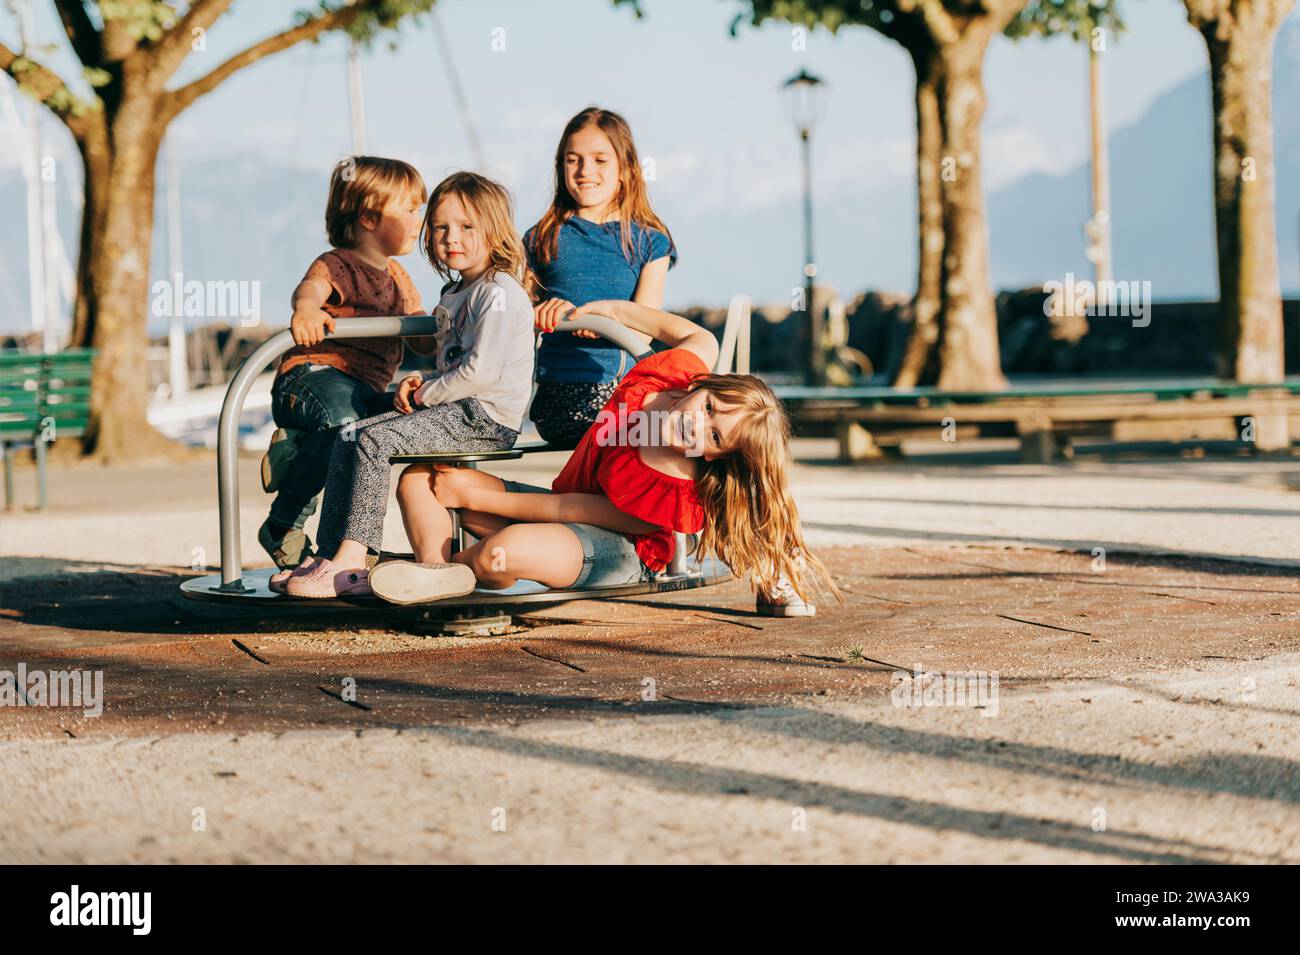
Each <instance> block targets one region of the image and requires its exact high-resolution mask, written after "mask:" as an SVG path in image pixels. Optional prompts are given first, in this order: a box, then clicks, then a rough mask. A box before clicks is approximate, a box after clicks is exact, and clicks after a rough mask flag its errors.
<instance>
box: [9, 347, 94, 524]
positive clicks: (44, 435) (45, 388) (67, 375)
mask: <svg viewBox="0 0 1300 955" xmlns="http://www.w3.org/2000/svg"><path fill="white" fill-rule="evenodd" d="M94 355H95V353H94V349H90V348H75V349H68V350H66V351H62V352H57V353H55V354H50V355H40V354H24V353H21V352H16V351H4V352H0V450H2V451H3V454H4V474H5V508H6V509H8V508H12V507H13V505H14V472H13V456H12V453H13V448H14V447H15V446H21V445H31V446H32V448H33V449H34V450H35V452H36V475H37V476H36V489H37V491H36V493H37V497H36V501H37V506H38V507H39V508H40V509H41V510H45V508H46V507H48V506H49V496H48V493H47V490H46V454H47V452H48V449H49V446H50V445H51V444H53V443H54V442H55V441H57V440H58V439H59V438H75V437H80V436H81V435H83V434H85V433H86V426H87V423H88V422H89V419H90V378H91V369H92V364H93V360H94Z"/></svg>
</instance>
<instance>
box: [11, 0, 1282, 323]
mask: <svg viewBox="0 0 1300 955" xmlns="http://www.w3.org/2000/svg"><path fill="white" fill-rule="evenodd" d="M36 3H37V7H38V12H39V16H38V31H39V33H40V34H41V36H42V37H43V38H45V39H48V40H53V39H55V38H56V37H57V36H58V30H57V25H56V23H55V21H54V17H53V14H52V12H51V10H50V8H51V7H52V4H49V3H48V2H47V0H36ZM303 5H305V4H300V3H296V2H281V0H264V2H257V3H253V2H251V0H243V2H238V3H236V5H235V8H234V11H233V12H232V13H230V14H229V15H227V17H226V18H225V19H223V20H222V21H221V22H219V23H218V25H217V26H216V27H215V28H214V29H213V30H212V31H211V33H210V35H209V37H208V48H207V50H206V51H205V52H202V53H195V54H193V55H192V56H191V58H190V60H189V62H188V63H187V64H186V67H185V70H184V71H183V73H182V75H181V77H180V78H181V79H182V80H183V79H186V78H189V77H192V76H195V75H198V74H199V73H200V72H204V71H206V70H207V69H209V68H211V66H213V65H215V64H217V63H219V62H221V61H222V60H223V59H224V58H225V57H226V56H228V55H229V54H230V53H232V52H234V51H235V50H237V49H240V48H242V47H244V46H246V45H247V44H248V43H249V42H250V41H251V40H252V39H254V38H257V37H261V36H263V35H266V34H269V33H273V32H277V31H278V30H280V29H283V27H284V26H285V25H287V24H288V23H290V22H291V20H292V14H293V12H294V11H295V10H296V9H299V8H300V6H303ZM642 6H643V9H644V10H645V11H646V16H645V18H644V19H642V20H639V21H638V20H637V19H635V18H634V16H633V14H632V11H631V10H630V9H628V8H626V7H614V6H612V5H611V4H610V3H609V2H607V0H547V2H523V0H473V2H470V0H443V2H442V3H440V5H439V10H440V17H441V19H442V23H443V25H444V27H445V29H446V32H447V33H448V35H449V36H450V37H451V38H452V43H453V46H454V56H455V59H456V63H457V66H458V68H459V70H460V74H461V77H462V81H463V84H464V87H465V90H466V93H467V96H468V99H469V102H470V106H471V108H472V110H473V114H474V122H475V125H476V127H477V130H478V135H479V138H480V139H481V141H482V143H483V148H484V152H485V154H486V168H485V170H484V171H486V172H487V173H488V174H490V175H493V176H496V177H498V178H500V179H501V180H502V181H503V182H505V183H506V184H507V185H508V186H509V187H510V188H511V189H512V191H513V192H514V194H515V197H516V207H517V213H518V220H519V224H520V226H521V228H522V227H526V226H528V225H530V224H531V223H532V222H533V221H535V220H536V218H537V216H538V215H539V214H540V213H541V212H542V211H543V209H544V207H545V204H546V202H547V200H548V196H549V190H550V175H551V171H550V163H551V157H552V155H553V152H554V149H555V146H556V138H557V137H558V135H559V132H560V130H561V128H562V126H563V124H564V122H565V120H566V119H567V118H568V117H569V116H570V115H572V114H573V113H574V112H576V111H577V110H578V109H580V108H582V107H583V106H586V105H588V104H590V103H598V104H600V105H604V106H608V107H611V108H613V109H616V110H618V111H619V112H621V113H623V114H624V116H626V118H627V119H628V120H629V122H630V123H631V125H632V129H633V132H634V134H635V136H636V139H637V143H638V148H639V149H640V152H641V155H642V157H643V158H644V157H650V158H653V160H654V163H655V170H656V179H655V181H654V182H653V183H652V184H651V196H652V200H653V202H654V204H655V206H656V209H657V210H658V211H659V213H660V214H661V216H662V217H663V218H664V219H665V221H666V222H667V223H668V225H669V227H670V228H672V229H673V231H674V235H675V237H676V239H677V241H678V244H679V247H680V248H681V250H682V258H681V262H680V265H679V267H678V268H677V269H675V270H674V272H673V273H672V275H671V276H670V279H669V284H668V290H667V300H668V304H669V305H670V306H672V305H674V304H686V303H687V302H688V301H689V302H700V301H705V300H712V301H715V302H717V303H718V304H721V303H722V302H724V301H725V299H726V297H727V296H728V295H729V294H731V293H732V292H733V291H748V292H750V294H752V295H753V296H754V297H755V298H757V299H759V300H762V299H764V298H766V297H774V296H776V295H779V294H780V293H781V290H783V289H785V288H786V287H788V286H789V285H790V284H791V283H792V282H795V283H797V281H798V268H799V255H800V253H799V249H800V247H801V239H800V234H799V221H800V220H799V218H798V201H799V176H798V152H797V144H796V139H795V135H794V131H793V129H792V128H791V126H790V125H789V120H788V118H787V116H786V113H785V111H784V109H783V107H782V103H781V100H780V96H779V93H778V86H779V84H780V83H781V81H782V80H784V79H785V78H786V77H788V76H790V75H791V74H793V73H794V72H796V71H797V70H799V69H800V68H801V67H807V68H808V69H810V70H811V71H813V72H815V73H817V74H819V75H820V76H822V77H823V78H824V79H825V80H827V81H828V82H829V84H830V94H829V99H828V101H827V105H826V109H825V111H824V115H823V117H822V120H821V122H820V123H819V126H818V128H817V131H816V134H815V140H814V150H815V172H814V178H815V183H816V196H817V216H818V233H819V235H820V234H822V233H823V232H825V233H826V234H828V235H833V236H836V237H838V239H837V241H836V242H835V243H834V245H835V246H836V248H833V249H831V250H829V251H828V252H827V253H826V256H825V261H824V262H823V264H822V277H823V278H824V279H825V280H827V281H828V282H830V283H831V284H832V285H834V286H836V287H837V288H839V289H841V290H842V291H845V292H848V293H850V294H852V293H855V292H857V291H859V290H861V289H862V288H863V287H873V286H875V287H880V286H884V287H893V288H898V289H900V290H904V291H906V290H908V289H909V288H910V284H911V279H910V271H909V270H908V269H906V268H903V267H902V266H898V267H896V268H892V270H891V272H890V273H889V274H886V275H873V274H872V267H871V263H870V261H865V262H864V261H863V258H862V256H859V255H855V254H851V253H852V250H844V249H841V248H840V247H839V246H841V245H845V244H848V243H849V242H850V241H851V239H850V238H845V237H851V236H853V235H854V234H855V230H858V229H861V230H863V233H864V234H865V233H868V232H871V233H873V234H874V235H875V236H876V237H877V239H878V238H879V237H880V235H881V234H884V235H886V236H888V235H889V234H891V233H892V232H895V231H896V232H897V233H898V234H899V235H900V236H903V235H906V236H907V238H905V239H900V240H899V241H901V242H913V241H914V239H913V238H912V236H913V235H914V226H913V224H912V222H911V221H910V220H907V221H902V222H897V223H894V222H892V221H890V222H883V223H882V222H874V221H872V216H871V212H870V208H869V207H868V208H867V209H866V210H865V211H864V209H863V207H862V206H861V205H854V204H852V203H846V202H842V201H840V197H842V196H844V195H847V194H852V193H861V192H862V190H863V188H864V183H865V184H869V186H870V189H871V190H872V191H874V192H878V191H879V190H881V189H886V190H893V189H895V188H896V189H897V190H899V191H910V190H912V189H913V188H914V185H913V182H914V114H913V103H912V87H913V75H912V69H911V65H910V62H909V61H908V59H907V58H906V56H905V55H904V53H903V52H902V50H901V48H900V47H898V46H896V45H895V44H893V43H891V42H890V41H888V40H885V39H884V38H882V37H880V36H879V35H877V34H876V33H874V32H872V31H870V30H867V29H864V28H852V29H847V30H843V31H841V33H840V34H839V35H838V36H832V35H831V34H829V33H827V32H825V31H817V32H815V33H814V34H813V35H812V36H811V37H810V38H809V40H808V43H807V50H806V52H794V51H793V50H792V49H791V45H792V44H791V31H790V27H789V26H786V25H780V24H769V25H767V26H765V27H763V28H761V29H754V28H752V27H750V26H748V25H743V26H742V27H741V29H740V35H739V37H738V38H735V39H733V38H731V37H730V36H729V34H728V27H729V25H730V23H731V21H732V19H733V18H734V17H735V15H736V13H737V12H739V11H740V10H742V9H744V5H743V4H741V3H739V2H736V0H642ZM1125 15H1126V16H1127V17H1128V19H1129V24H1130V30H1129V32H1128V33H1127V34H1125V35H1123V36H1121V37H1119V38H1118V39H1115V40H1113V41H1112V43H1111V49H1110V51H1109V52H1108V55H1107V58H1106V60H1105V62H1106V66H1107V71H1108V72H1107V77H1106V82H1107V100H1106V109H1107V122H1108V125H1109V126H1110V127H1111V128H1112V129H1118V128H1120V127H1123V126H1126V125H1128V124H1131V123H1133V122H1134V121H1135V119H1137V118H1138V117H1139V116H1140V115H1141V114H1142V112H1143V110H1144V109H1146V108H1147V107H1148V105H1150V103H1151V102H1152V101H1153V100H1154V99H1155V98H1157V97H1158V96H1160V95H1161V94H1162V93H1164V92H1166V91H1168V90H1170V89H1171V88H1173V87H1174V86H1176V85H1177V84H1179V83H1180V82H1183V81H1185V80H1186V79H1188V78H1189V77H1191V76H1193V75H1195V74H1198V73H1202V72H1203V71H1204V70H1205V60H1206V57H1205V48H1204V43H1203V41H1202V40H1201V38H1200V37H1199V35H1198V34H1197V33H1196V32H1195V31H1194V30H1193V29H1192V28H1191V27H1190V26H1188V24H1187V21H1186V14H1185V10H1184V7H1183V6H1182V4H1181V3H1179V2H1176V0H1136V2H1131V3H1129V4H1128V5H1127V8H1126V10H1125ZM1296 15H1300V14H1293V16H1296ZM494 31H496V32H494ZM0 37H3V38H4V39H5V41H6V42H12V41H13V39H14V26H13V23H12V19H11V18H10V17H9V16H8V14H7V13H3V12H0ZM494 37H495V38H501V37H503V38H504V41H505V49H504V50H500V51H494V50H493V48H492V45H493V39H494ZM397 42H398V49H397V51H396V52H390V51H389V50H388V48H387V45H386V44H385V43H384V42H381V43H379V44H378V45H377V46H376V47H375V49H374V50H372V51H369V52H368V53H366V54H365V56H364V71H365V90H366V108H367V114H368V129H369V143H368V151H369V152H371V153H374V154H378V155H391V156H397V157H401V158H404V159H408V160H409V161H411V162H413V163H415V164H416V165H417V166H418V167H419V168H420V169H421V171H422V172H423V173H424V175H425V177H426V179H427V180H428V181H429V182H430V183H433V182H436V181H437V180H438V179H439V178H441V176H442V175H444V174H445V173H446V172H448V171H451V170H453V169H457V168H463V167H470V166H472V164H473V163H472V156H471V153H470V150H469V146H468V143H467V140H466V137H465V134H464V131H463V129H462V127H461V125H460V123H459V121H458V118H457V115H456V112H455V109H454V108H453V105H452V103H451V99H450V96H449V95H448V94H447V92H446V90H445V80H444V78H445V72H444V64H443V63H442V61H441V58H440V56H439V54H438V49H437V46H436V44H435V41H434V37H433V33H432V30H431V28H430V26H429V25H428V24H427V23H426V24H423V25H421V24H418V23H414V24H409V25H407V26H406V27H405V28H404V29H403V30H402V31H401V34H400V36H398V37H397ZM346 49H347V47H346V41H345V40H344V39H343V38H342V37H337V36H332V37H328V38H326V39H325V40H323V41H322V42H320V43H319V44H314V45H313V44H309V45H305V46H300V47H298V48H295V49H293V50H290V51H288V52H285V53H282V54H279V55H277V56H275V57H272V58H270V59H268V60H266V61H264V62H262V63H260V64H257V65H255V66H253V67H250V68H248V69H246V70H244V71H243V72H242V73H240V74H237V75H236V77H235V78H233V79H232V80H230V81H228V82H227V83H226V84H224V85H223V86H222V87H220V88H219V89H218V90H217V91H216V92H214V93H212V94H210V95H209V96H208V97H205V98H204V99H202V100H200V101H199V102H198V103H197V104H196V105H195V106H194V107H192V108H191V109H190V110H189V111H188V112H187V113H185V114H183V115H182V117H181V118H180V119H179V120H178V122H177V123H176V124H175V125H174V127H173V136H174V140H173V141H174V143H175V148H176V149H177V150H178V154H179V155H180V157H181V159H182V162H184V161H186V160H189V159H200V158H201V159H214V158H225V157H230V158H235V157H250V156H251V157H257V158H261V159H265V160H266V161H267V162H275V163H288V164H292V165H294V166H296V167H299V168H301V169H303V170H304V171H310V173H311V174H312V175H320V176H322V177H323V176H324V174H325V171H326V170H328V167H329V166H330V165H331V164H332V162H333V161H334V160H335V159H337V158H338V157H340V156H342V155H344V154H346V152H347V151H348V149H349V126H348V106H347V87H346V73H345V66H344V64H345V58H346ZM53 62H54V64H55V65H58V66H64V67H66V65H67V63H68V62H69V57H68V56H67V55H66V54H63V55H61V56H58V57H56V58H55V59H54V61H53ZM1085 62H1086V61H1085V54H1084V52H1083V50H1082V49H1081V48H1079V47H1078V46H1076V45H1073V44H1071V43H1070V42H1069V41H1068V40H1066V39H1054V40H1050V41H1043V40H1039V39H1029V40H1024V41H1021V42H1020V43H1012V42H1010V41H1007V40H1005V39H1002V38H998V39H997V40H996V41H995V42H994V44H993V47H992V49H991V51H990V54H989V57H988V60H987V63H986V87H987V94H988V110H987V113H986V117H985V122H984V139H983V142H984V173H985V186H986V189H995V188H997V187H999V186H1002V185H1005V184H1007V183H1010V182H1013V181H1015V180H1017V179H1019V178H1020V177H1022V176H1025V175H1027V174H1031V173H1035V172H1048V173H1054V172H1063V171H1065V170H1066V169H1068V168H1070V167H1072V166H1074V165H1075V164H1077V163H1078V162H1080V161H1082V160H1083V159H1084V158H1085V157H1086V151H1087V138H1086V127H1085V125H1084V124H1085V122H1086V113H1085V105H1086V88H1085V79H1086V66H1085ZM51 137H52V142H53V150H54V152H55V153H56V155H61V156H65V157H71V156H73V155H74V154H73V153H72V149H71V143H70V141H69V140H68V139H67V137H66V134H65V133H63V132H62V131H61V130H60V129H59V128H58V127H57V124H54V123H53V122H52V121H51ZM1206 148H1207V149H1208V148H1209V146H1208V144H1207V146H1206ZM12 152H13V150H12V149H8V148H6V149H3V150H0V172H3V171H4V167H6V166H9V167H12V165H13V162H14V160H13V157H12V155H11V154H12ZM6 153H9V154H10V155H8V156H6V155H5V154H6ZM322 201H323V197H322ZM774 206H777V207H781V208H788V218H784V219H782V218H778V220H777V221H781V222H785V223H786V225H785V226H780V227H777V228H773V229H771V230H770V234H769V235H768V236H767V237H766V239H765V241H766V242H769V243H771V244H773V245H774V246H778V247H779V248H780V249H781V250H783V251H782V252H781V256H780V260H781V261H784V260H786V259H788V260H789V261H790V263H791V273H792V276H793V277H789V276H784V275H782V276H777V277H773V276H772V275H771V274H770V273H771V271H772V270H771V268H770V267H768V266H767V265H762V266H760V265H758V264H757V263H755V266H754V268H753V269H752V274H747V272H746V269H745V267H744V263H743V261H742V262H741V263H740V264H735V260H734V257H728V258H727V261H728V262H729V263H731V264H730V265H729V266H728V268H727V269H726V274H725V275H723V274H719V273H720V270H719V269H717V268H715V267H712V266H711V262H713V263H716V262H718V261H720V260H721V259H722V258H723V255H722V252H723V251H724V250H722V249H720V248H718V247H717V244H718V243H719V242H720V241H725V239H724V240H719V239H718V238H717V236H718V230H717V229H716V228H714V229H705V228H704V226H703V224H704V223H712V224H716V222H717V221H718V220H719V219H720V218H721V219H723V220H726V219H728V218H734V219H736V221H737V222H744V221H746V216H747V215H749V214H751V213H757V211H759V210H763V209H767V210H771V209H772V207H774ZM304 228H306V229H311V230H315V231H317V232H318V231H319V224H318V223H317V222H314V221H313V222H311V223H305V224H304ZM697 236H699V237H701V238H700V239H699V240H698V241H697ZM705 237H707V238H705ZM748 238H749V237H747V240H748ZM827 244H831V243H823V248H825V246H826V245H827ZM784 250H788V253H787V252H786V251H784ZM305 264H306V263H305V262H304V265H305ZM408 267H409V268H412V271H413V272H414V270H415V269H416V268H425V267H424V266H421V265H420V264H419V263H414V262H412V263H408ZM422 284H424V283H422Z"/></svg>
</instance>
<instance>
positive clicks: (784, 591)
mask: <svg viewBox="0 0 1300 955" xmlns="http://www.w3.org/2000/svg"><path fill="white" fill-rule="evenodd" d="M754 611H755V612H756V613H758V614H759V615H760V616H764V617H815V616H817V605H816V604H812V603H808V602H807V601H805V600H804V599H803V598H802V597H800V596H799V595H798V594H797V593H795V592H794V587H792V586H791V585H790V581H788V580H786V579H785V578H784V577H782V578H781V579H780V580H778V581H777V582H776V590H775V592H773V593H772V594H765V593H763V592H762V591H761V590H760V591H759V592H758V594H757V595H756V597H755V599H754Z"/></svg>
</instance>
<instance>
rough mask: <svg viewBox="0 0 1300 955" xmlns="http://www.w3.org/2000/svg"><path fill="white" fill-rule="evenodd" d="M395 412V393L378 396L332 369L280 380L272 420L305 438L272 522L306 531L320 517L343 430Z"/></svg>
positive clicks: (291, 373) (295, 371) (300, 369)
mask: <svg viewBox="0 0 1300 955" xmlns="http://www.w3.org/2000/svg"><path fill="white" fill-rule="evenodd" d="M392 410H393V393H392V392H389V391H375V390H374V389H373V388H371V387H370V386H369V385H367V384H365V383H363V382H361V381H358V380H357V379H355V378H353V377H351V376H350V375H346V374H344V373H343V372H341V371H339V370H338V369H337V368H333V367H331V366H329V365H298V366H297V367H296V368H291V369H289V370H288V371H287V372H285V373H284V374H283V375H281V376H279V377H278V378H276V380H275V384H274V385H273V386H272V389H271V414H272V417H274V418H275V423H276V425H277V426H278V427H281V428H292V429H295V430H298V431H301V432H302V434H301V435H300V436H299V440H298V453H297V455H295V457H294V458H293V460H292V461H290V462H289V470H288V473H287V474H286V475H285V476H284V478H283V479H282V480H281V482H280V490H279V493H278V494H276V496H275V501H274V502H273V503H272V504H271V520H272V521H274V522H275V523H277V524H283V525H292V526H293V527H296V528H298V529H299V530H301V529H302V528H303V525H305V524H306V523H307V518H309V517H311V515H312V514H313V513H315V511H316V499H317V498H318V497H319V496H320V492H321V489H322V488H324V487H325V476H326V474H327V473H328V472H329V464H330V451H331V450H332V449H333V447H334V438H335V436H336V435H337V434H338V431H339V429H340V428H342V427H343V426H344V425H347V424H351V423H352V422H354V421H361V420H363V419H365V418H369V417H370V416H372V415H376V414H381V413H383V412H385V411H392Z"/></svg>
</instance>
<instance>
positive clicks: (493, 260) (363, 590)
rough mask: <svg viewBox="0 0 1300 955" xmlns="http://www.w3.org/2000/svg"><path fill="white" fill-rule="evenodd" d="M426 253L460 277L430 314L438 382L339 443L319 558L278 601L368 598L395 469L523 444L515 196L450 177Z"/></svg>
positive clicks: (524, 359)
mask: <svg viewBox="0 0 1300 955" xmlns="http://www.w3.org/2000/svg"><path fill="white" fill-rule="evenodd" d="M421 242H422V245H423V247H424V251H425V254H426V255H427V256H428V258H429V260H430V261H431V262H432V263H433V265H434V267H435V268H437V269H438V271H439V272H440V273H441V274H442V275H443V276H444V277H447V278H450V277H451V276H452V274H453V273H454V274H455V275H456V281H455V282H453V283H452V284H451V285H450V286H448V287H447V289H446V290H445V291H444V292H443V295H442V299H441V300H440V301H439V304H438V308H437V310H436V311H435V315H436V316H437V317H438V333H437V336H436V337H437V349H436V352H435V356H436V363H437V370H436V372H435V373H434V374H432V375H430V376H429V377H428V378H427V379H426V378H424V377H423V376H422V375H419V374H415V375H408V376H407V377H406V378H404V379H402V381H401V382H400V383H399V384H398V387H397V394H396V397H395V399H394V402H393V406H394V408H396V409H397V410H396V411H392V412H389V413H387V414H382V415H377V416H375V417H373V418H368V419H366V420H365V421H360V422H358V423H357V424H356V426H355V430H354V432H352V433H348V432H347V430H346V429H345V431H344V433H343V434H341V435H340V437H339V439H338V440H337V441H336V442H335V445H334V450H333V453H332V455H331V458H330V470H329V476H328V479H327V480H326V484H325V501H324V508H323V510H322V512H321V521H320V528H319V531H318V537H319V554H320V555H322V556H319V557H317V558H314V559H313V560H311V561H308V562H306V563H304V564H303V565H302V566H300V567H299V568H298V569H297V570H295V571H292V572H284V573H282V574H279V575H277V576H276V577H274V578H272V589H274V590H280V591H282V592H284V593H288V594H289V595H290V596H294V597H317V598H328V597H337V596H364V595H367V594H369V593H370V585H369V582H368V579H367V578H368V571H367V567H366V557H367V554H368V553H370V552H372V551H373V552H376V553H377V552H378V551H379V549H380V545H381V544H382V542H383V533H384V512H385V509H386V506H387V503H388V488H389V474H390V467H389V463H388V459H389V457H390V456H391V455H394V454H417V453H431V452H436V451H494V450H503V449H508V448H511V447H514V444H515V441H516V440H517V439H518V437H519V431H520V429H521V428H522V426H523V419H524V415H525V414H526V412H527V410H528V400H529V396H530V393H531V390H532V380H533V361H534V353H535V342H534V337H533V335H534V332H533V322H534V315H533V308H532V302H531V300H530V299H529V297H528V294H527V293H526V292H525V291H524V286H523V280H524V274H525V273H524V270H525V264H524V262H525V257H524V250H523V244H522V242H521V241H520V239H519V235H518V233H517V232H516V231H515V227H514V220H513V216H512V213H511V208H510V198H509V194H508V193H507V192H506V190H505V189H504V188H502V187H501V186H499V185H497V184H496V183H494V182H492V181H491V180H488V179H485V178H484V177H482V176H478V175H475V174H474V173H468V172H461V173H455V174H453V175H452V176H449V177H448V178H447V179H445V180H443V181H442V182H441V183H440V184H439V185H438V186H437V188H435V189H434V191H433V194H432V195H431V196H430V197H429V211H428V213H427V215H426V217H425V223H424V232H423V235H422V236H421ZM323 555H332V556H330V557H326V556H323Z"/></svg>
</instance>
